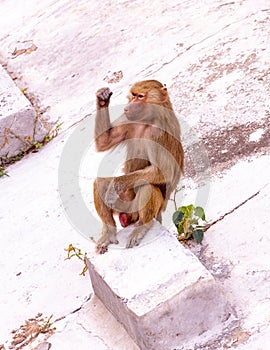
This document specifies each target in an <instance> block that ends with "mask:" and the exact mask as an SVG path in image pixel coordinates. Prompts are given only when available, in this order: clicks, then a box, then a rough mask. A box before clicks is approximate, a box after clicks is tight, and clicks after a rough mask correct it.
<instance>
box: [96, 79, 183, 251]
mask: <svg viewBox="0 0 270 350" xmlns="http://www.w3.org/2000/svg"><path fill="white" fill-rule="evenodd" d="M111 96H112V92H111V91H110V89H109V88H107V87H105V88H101V89H99V90H98V91H97V92H96V108H97V110H96V117H95V131H94V133H95V145H96V150H97V151H98V152H102V151H107V150H111V149H114V148H115V147H117V146H119V145H124V146H125V148H126V160H125V163H124V167H123V175H120V176H117V177H107V178H102V177H97V178H96V179H95V181H94V204H95V208H96V211H97V213H98V215H99V217H100V218H101V220H102V223H103V226H102V233H101V237H100V239H99V240H98V242H97V245H96V252H97V253H98V254H103V253H105V252H106V251H107V250H108V246H109V245H110V244H117V243H118V240H117V229H116V222H115V219H114V214H118V215H119V221H120V223H121V225H122V226H123V227H127V226H128V225H130V224H134V228H133V230H132V232H131V234H130V235H129V237H128V239H127V243H126V248H132V247H134V246H137V245H139V244H140V242H141V240H142V239H143V237H144V236H145V234H146V233H147V231H148V230H149V229H150V228H151V226H152V224H153V221H154V219H156V220H158V221H159V222H160V223H161V222H162V215H161V214H162V212H163V211H164V210H165V209H166V207H167V202H168V200H169V197H170V195H171V193H172V192H173V191H174V190H175V188H176V186H177V184H178V182H179V180H180V176H181V173H183V167H184V152H183V147H182V143H181V136H180V124H179V121H178V119H177V117H176V115H175V112H174V110H173V107H172V104H171V101H170V98H169V94H168V91H167V88H166V86H165V85H163V84H162V83H160V82H159V81H157V80H144V81H140V82H137V83H135V84H134V85H133V86H132V87H131V89H130V92H129V94H128V104H127V105H126V106H125V108H124V111H123V114H122V115H121V116H120V117H119V118H118V119H117V120H116V121H115V122H113V123H111V121H110V115H109V104H110V99H111Z"/></svg>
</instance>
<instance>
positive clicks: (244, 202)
mask: <svg viewBox="0 0 270 350" xmlns="http://www.w3.org/2000/svg"><path fill="white" fill-rule="evenodd" d="M261 190H262V189H260V190H259V191H257V192H256V193H254V194H252V195H251V196H250V197H248V198H247V199H245V200H244V201H243V202H241V203H240V204H238V205H237V206H236V207H234V208H233V209H231V210H229V211H228V212H226V213H225V214H223V215H221V216H220V217H219V218H218V219H216V220H214V221H212V222H211V223H210V224H208V225H206V226H205V229H204V231H207V230H208V229H209V228H210V227H212V226H214V225H215V224H217V223H218V222H220V221H222V220H223V219H224V218H225V217H226V216H228V215H230V214H232V213H233V212H235V211H236V210H237V209H239V208H240V207H242V206H243V205H244V204H246V203H247V202H248V201H250V200H251V199H253V198H254V197H256V196H257V195H258V194H259V193H260V191H261Z"/></svg>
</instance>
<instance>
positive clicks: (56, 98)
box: [0, 0, 270, 350]
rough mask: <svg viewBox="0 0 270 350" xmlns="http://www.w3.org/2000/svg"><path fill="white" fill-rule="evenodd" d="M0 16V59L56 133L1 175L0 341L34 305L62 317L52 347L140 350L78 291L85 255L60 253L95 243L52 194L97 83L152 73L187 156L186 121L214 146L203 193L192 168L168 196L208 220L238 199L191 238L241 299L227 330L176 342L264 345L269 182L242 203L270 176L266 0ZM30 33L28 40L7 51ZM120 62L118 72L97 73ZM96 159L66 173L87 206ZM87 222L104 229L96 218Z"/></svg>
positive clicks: (7, 1)
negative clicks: (168, 101)
mask: <svg viewBox="0 0 270 350" xmlns="http://www.w3.org/2000/svg"><path fill="white" fill-rule="evenodd" d="M0 13H1V21H0V60H1V63H2V62H3V63H5V64H6V65H7V69H8V71H9V72H12V75H13V76H14V77H16V78H17V79H16V84H17V85H18V87H19V88H20V89H24V88H26V89H27V91H29V92H31V93H33V94H34V95H35V96H37V97H38V99H39V100H40V103H41V107H42V109H43V110H47V111H48V112H47V113H46V114H47V117H50V120H51V121H53V122H57V121H58V120H59V118H60V121H63V122H64V124H63V126H62V129H61V130H64V131H65V132H62V135H60V136H58V137H57V138H56V139H54V140H53V141H52V142H51V143H49V144H48V145H46V147H44V148H42V149H41V150H40V151H39V153H36V154H30V155H29V156H27V157H26V158H24V159H23V160H22V161H21V162H19V163H17V164H14V165H12V166H10V167H9V168H8V169H7V172H8V174H9V175H10V177H4V178H1V179H0V195H1V201H0V228H1V243H2V250H1V254H0V271H1V276H4V282H3V283H2V284H1V285H0V298H1V300H0V315H1V320H0V323H1V325H0V344H2V343H4V344H5V348H6V349H7V348H8V344H10V341H11V339H12V334H11V330H12V329H14V328H18V327H19V326H20V325H21V324H23V323H24V322H25V320H26V319H28V318H29V317H33V316H34V315H36V313H38V312H43V314H44V315H45V316H49V315H51V314H53V320H55V319H57V318H59V317H60V318H63V319H62V320H61V321H57V322H54V323H53V326H55V327H56V328H57V329H56V333H55V334H54V336H53V337H51V338H50V339H49V340H48V341H49V342H51V343H52V349H53V350H58V349H59V350H63V349H65V350H77V349H78V348H80V349H84V348H93V349H95V348H96V347H97V348H101V349H102V350H103V349H104V350H123V349H128V350H133V349H136V350H137V349H138V347H137V346H136V345H135V344H134V342H133V341H132V339H131V338H130V337H129V336H128V335H127V332H126V331H125V330H124V328H123V327H122V326H121V325H120V324H119V323H118V322H117V321H116V320H115V318H114V317H113V316H112V315H111V313H110V312H108V311H107V310H106V309H105V307H103V305H102V303H101V302H99V300H97V298H94V297H92V298H91V300H90V301H88V302H85V301H86V300H88V297H89V278H87V277H86V278H83V277H81V276H79V273H80V271H81V269H82V265H81V261H79V260H77V261H76V259H75V258H74V259H75V260H74V259H73V260H71V261H64V259H65V257H66V252H65V251H64V248H66V247H67V246H68V244H69V243H73V244H74V245H75V246H78V247H80V248H81V249H82V251H83V252H84V251H89V250H91V249H92V248H91V247H92V246H93V244H92V243H91V241H89V240H86V239H85V238H84V237H82V236H81V235H80V234H79V233H78V231H77V230H76V229H75V228H74V227H73V226H72V225H71V223H70V221H68V220H66V217H65V215H64V210H63V207H66V206H67V205H69V204H70V202H72V201H73V200H74V199H73V198H72V197H71V198H70V200H69V201H67V203H64V204H63V203H60V201H59V195H58V191H59V185H58V166H59V160H60V159H61V156H62V151H63V147H62V146H63V144H64V143H65V142H66V141H67V140H68V137H69V136H70V134H71V133H72V132H73V131H74V127H73V128H70V129H69V130H68V131H66V130H67V129H68V128H69V127H70V126H71V125H73V124H75V123H77V125H80V123H79V122H80V120H81V119H82V118H84V117H85V116H86V115H90V118H91V115H92V116H93V113H94V109H95V103H94V99H95V91H96V89H98V88H99V87H101V86H104V85H109V86H110V88H111V89H112V90H113V92H114V95H113V102H112V104H113V105H116V104H122V105H123V104H124V103H126V101H127V100H126V94H127V91H128V88H129V86H130V84H132V83H133V82H134V81H137V80H141V79H144V78H155V79H159V80H161V81H162V82H164V83H166V84H167V87H168V89H169V92H170V94H171V97H172V101H173V104H174V106H175V109H176V111H177V112H178V114H180V113H181V115H180V116H179V117H181V125H182V131H183V141H184V146H185V149H186V150H187V151H188V152H187V153H188V154H189V155H192V154H193V155H195V156H196V155H198V156H197V157H195V163H196V162H199V161H200V155H201V154H200V153H199V154H198V148H197V149H194V150H192V149H191V150H189V145H190V133H189V131H190V130H194V131H195V136H196V137H197V140H198V139H201V140H203V141H204V142H203V143H205V141H207V142H208V143H209V145H208V146H212V148H211V147H208V148H207V156H208V158H209V160H211V165H209V172H210V175H211V177H210V178H209V179H208V180H209V183H210V190H209V188H208V189H207V190H206V191H204V192H203V191H201V192H200V190H201V188H202V185H203V183H202V182H203V181H201V182H200V181H197V179H194V178H191V177H190V176H189V173H188V172H187V173H186V178H185V179H183V180H182V182H181V184H180V186H181V187H182V185H183V188H182V190H181V192H180V193H178V196H177V204H178V205H182V204H184V205H185V204H190V203H198V204H202V205H203V206H204V207H205V210H206V216H207V219H208V220H209V222H211V221H213V220H216V219H218V218H220V217H221V218H222V216H223V215H225V214H226V213H229V212H230V210H233V209H234V208H235V211H234V212H233V213H229V214H228V215H227V216H226V217H225V218H224V219H221V220H220V221H219V223H218V224H217V225H215V226H213V227H212V228H211V230H209V231H207V232H206V235H205V239H204V241H203V244H202V246H197V249H198V257H199V259H200V260H201V261H202V262H203V263H204V264H205V265H206V267H207V269H209V271H210V272H211V273H212V274H213V275H214V276H215V279H216V281H217V283H218V284H219V285H220V286H221V287H222V288H223V289H224V291H225V293H226V295H227V296H229V297H230V302H231V303H232V304H234V306H235V307H236V311H237V319H236V322H235V326H234V328H235V327H236V328H235V329H234V328H233V327H231V328H230V327H228V328H227V329H224V330H223V331H222V332H216V331H215V330H213V331H211V332H210V334H209V336H210V337H211V341H209V340H207V339H205V338H204V337H203V336H200V335H199V334H198V335H197V337H196V339H194V342H193V344H190V345H189V344H181V345H180V346H178V347H177V350H194V349H203V350H206V349H207V350H222V349H239V350H240V349H245V350H250V349H252V350H265V349H268V348H269V344H270V339H269V334H270V317H269V311H268V310H269V309H270V300H269V264H268V261H269V258H268V256H269V251H270V241H269V239H268V236H269V235H268V234H267V233H268V232H269V220H268V217H269V204H268V203H269V191H268V194H267V193H265V192H264V193H263V192H262V193H261V195H260V196H256V197H254V198H252V199H250V200H249V201H248V202H247V203H245V204H244V205H242V207H241V208H237V206H238V205H239V204H240V203H242V202H243V201H244V200H246V199H247V198H248V197H250V195H252V194H255V193H256V192H257V191H258V190H260V189H262V188H263V187H264V186H265V185H266V183H269V166H270V162H269V130H270V128H269V77H270V75H269V43H270V42H269V38H270V34H269V33H270V27H269V24H270V22H269V15H270V7H269V0H258V1H255V0H246V1H224V0H202V1H199V2H198V1H197V0H189V1H179V0H172V1H170V3H169V4H168V1H165V0H160V1H152V0H151V1H150V0H149V1H145V2H143V3H142V2H141V1H139V0H135V1H130V2H125V1H121V0H117V1H115V2H113V3H112V2H111V1H107V0H104V1H102V2H100V1H94V0H93V1H87V0H81V1H80V2H79V3H78V2H75V1H73V0H44V1H39V2H37V1H36V0H28V1H22V0H2V1H1V2H0ZM33 44H35V45H36V47H37V50H35V51H33V52H31V53H29V54H26V53H23V54H21V55H19V56H17V57H15V56H14V55H12V53H13V52H14V50H15V48H17V49H28V48H29V47H31V46H32V45H33ZM119 70H121V71H122V72H123V78H122V79H121V78H120V79H121V80H119V81H117V82H115V83H113V82H110V83H109V82H108V80H107V79H106V81H104V80H103V79H105V77H106V76H112V75H113V73H114V72H119ZM47 107H49V109H47ZM186 125H187V126H189V127H190V129H189V130H187V128H186V127H185V126H186ZM257 130H258V131H257ZM91 142H92V140H90V138H89V143H91ZM201 146H202V145H201ZM213 150H214V151H216V153H215V152H213ZM252 150H253V151H252ZM267 152H268V154H267ZM263 153H264V154H265V155H264V156H262V154H263ZM217 161H218V162H217ZM215 162H217V163H218V165H219V167H215V166H214V165H215ZM96 163H97V156H96V155H94V154H93V155H92V156H91V157H89V165H88V168H87V171H85V172H78V173H76V174H75V177H76V179H77V178H78V179H79V180H80V185H81V188H80V191H81V192H82V193H83V195H84V197H85V202H86V203H87V205H89V206H90V210H91V209H92V200H93V198H92V187H91V180H92V179H93V178H94V177H95V176H96V172H95V171H93V168H94V166H95V168H96ZM236 163H237V164H236ZM235 164H236V165H235ZM193 165H194V162H193ZM224 169H225V171H223V170H224ZM187 170H189V168H187ZM220 170H222V171H220ZM109 175H111V173H109ZM265 188H266V187H265ZM268 188H269V187H268ZM181 193H182V194H181ZM199 194H200V195H199ZM262 194H263V196H262ZM89 203H90V204H89ZM170 204H171V205H170V208H169V210H168V212H167V211H166V213H165V219H166V216H167V218H168V220H164V223H165V226H166V227H169V226H168V224H167V222H168V221H170V224H171V213H172V211H173V210H174V205H173V203H171V202H170ZM93 211H94V209H93ZM92 232H94V233H95V234H97V235H98V234H99V232H100V229H99V227H98V224H97V225H93V226H91V227H90V228H89V234H91V235H92ZM247 238H248V239H247ZM267 264H268V265H267ZM90 293H91V294H92V293H93V292H92V290H91V289H90ZM78 310H79V311H78ZM78 325H79V326H78ZM97 338H98V340H100V342H99V341H97ZM41 341H44V340H42V339H40V337H39V338H38V339H37V343H38V342H41ZM28 348H30V346H29V347H28ZM27 350H28V349H27ZM166 350H167V349H166Z"/></svg>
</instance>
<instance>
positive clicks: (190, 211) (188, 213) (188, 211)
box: [178, 204, 194, 219]
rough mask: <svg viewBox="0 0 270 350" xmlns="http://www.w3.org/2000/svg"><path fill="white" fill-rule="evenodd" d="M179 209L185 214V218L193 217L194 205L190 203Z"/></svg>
mask: <svg viewBox="0 0 270 350" xmlns="http://www.w3.org/2000/svg"><path fill="white" fill-rule="evenodd" d="M178 210H179V211H180V212H182V213H183V214H184V215H185V218H187V219H188V218H192V215H193V211H194V205H193V204H190V205H186V206H182V207H180V208H179V209H178Z"/></svg>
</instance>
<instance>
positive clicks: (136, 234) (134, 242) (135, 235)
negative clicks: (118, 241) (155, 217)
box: [126, 221, 153, 248]
mask: <svg viewBox="0 0 270 350" xmlns="http://www.w3.org/2000/svg"><path fill="white" fill-rule="evenodd" d="M136 224H137V225H138V226H137V227H135V228H134V230H133V231H132V232H131V234H130V235H129V237H128V239H127V244H126V248H133V247H136V246H138V245H139V244H140V243H141V240H142V239H143V237H144V236H145V235H146V233H147V231H148V230H149V229H150V227H151V226H152V224H153V221H150V222H148V223H147V224H142V223H141V222H140V221H139V222H137V223H136ZM136 224H135V225H136Z"/></svg>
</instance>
